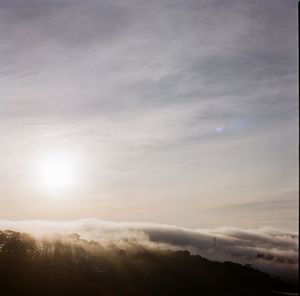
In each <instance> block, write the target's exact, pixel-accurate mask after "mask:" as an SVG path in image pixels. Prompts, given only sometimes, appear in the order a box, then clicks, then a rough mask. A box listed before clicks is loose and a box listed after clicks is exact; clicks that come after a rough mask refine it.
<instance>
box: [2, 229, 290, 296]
mask: <svg viewBox="0 0 300 296" xmlns="http://www.w3.org/2000/svg"><path fill="white" fill-rule="evenodd" d="M291 289H293V287H290V286H289V285H288V284H285V283H283V282H282V281H281V280H280V279H278V278H272V277H271V276H269V275H267V274H265V273H263V272H261V271H259V270H256V269H254V268H252V267H251V266H243V265H240V264H235V263H231V262H225V263H220V262H213V261H209V260H207V259H205V258H203V257H201V256H193V255H190V253H189V252H188V251H163V250H158V249H149V248H145V247H141V246H139V245H135V244H134V245H132V247H127V248H126V249H125V250H121V249H120V248H116V247H113V246H111V247H105V248H104V247H103V246H101V245H100V244H99V243H97V242H94V241H89V242H88V241H85V240H83V239H81V238H80V237H79V236H78V235H77V234H72V235H68V236H54V237H51V238H48V239H43V240H37V239H34V238H33V237H31V236H29V235H28V234H23V233H18V232H14V231H9V230H6V231H0V295H3V296H6V295H7V296H10V295H32V296H35V295H39V296H43V295H49V296H50V295H51V296H60V295H64V296H66V295H74V296H75V295H99V296H100V295H107V296H113V295H122V296H123V295H124V296H125V295H133V296H134V295H207V296H209V295H224V296H225V295H228V296H229V295H243V296H247V295H249V296H250V295H251V296H254V295H257V296H259V295H276V294H274V293H273V291H289V290H291Z"/></svg>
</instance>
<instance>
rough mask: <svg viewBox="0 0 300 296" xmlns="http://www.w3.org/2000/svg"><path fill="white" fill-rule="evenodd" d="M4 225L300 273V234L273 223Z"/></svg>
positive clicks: (282, 273) (4, 223) (93, 221)
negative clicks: (214, 225) (198, 226)
mask: <svg viewBox="0 0 300 296" xmlns="http://www.w3.org/2000/svg"><path fill="white" fill-rule="evenodd" d="M0 228H1V230H4V229H12V230H17V231H22V232H28V233H31V234H33V235H36V236H38V237H43V236H45V235H51V234H56V233H58V234H71V233H78V234H79V235H80V236H81V237H82V238H83V239H86V240H95V241H97V242H99V243H100V244H102V245H103V246H104V247H110V246H114V247H117V248H125V249H126V248H132V247H136V246H145V247H159V248H162V249H174V250H178V249H181V250H189V251H190V252H191V253H193V254H200V255H202V256H204V257H206V258H209V259H211V260H217V261H226V260H229V261H233V262H238V263H242V264H246V263H248V264H252V265H253V266H255V267H258V268H260V269H262V270H264V271H267V272H269V273H271V274H273V275H280V276H283V277H285V278H290V279H295V278H296V276H297V273H298V234H297V233H296V232H292V231H286V230H283V229H276V228H270V227H265V228H258V229H239V228H234V227H221V228H216V229H189V228H182V227H177V226H172V225H159V224H147V223H112V222H106V221H101V220H98V219H85V220H79V221H73V222H45V221H19V222H13V221H1V222H0ZM214 238H215V239H214Z"/></svg>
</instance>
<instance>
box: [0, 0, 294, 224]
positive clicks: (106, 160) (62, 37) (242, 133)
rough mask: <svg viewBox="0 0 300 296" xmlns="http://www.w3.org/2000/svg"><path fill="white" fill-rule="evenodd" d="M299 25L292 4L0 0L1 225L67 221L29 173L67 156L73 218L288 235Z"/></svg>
mask: <svg viewBox="0 0 300 296" xmlns="http://www.w3.org/2000/svg"><path fill="white" fill-rule="evenodd" d="M297 26H298V25H297V1H293V0H263V1H257V0H242V1H241V0H226V1H224V0H191V1H183V0H159V1H158V0H154V1H146V0H145V1H143V0H126V1H114V0H113V1H112V0H87V1H79V0H63V1H61V0H54V1H46V0H40V1H35V0H22V1H21V0H0V39H1V45H0V56H1V60H0V83H1V91H0V120H1V125H0V141H1V145H0V163H1V167H0V202H1V209H0V215H1V217H3V218H5V219H15V218H17V219H20V218H21V219H33V218H34V219H44V218H46V219H64V218H65V212H66V211H65V209H63V210H61V211H60V210H59V209H58V210H56V208H55V207H57V208H63V207H62V206H61V205H56V206H55V207H54V208H52V205H49V203H47V201H45V200H47V197H46V198H44V195H45V194H44V192H43V190H42V189H41V188H39V184H37V181H36V179H37V175H38V172H36V171H35V169H34V167H35V165H36V162H37V160H36V157H38V156H39V155H40V154H42V155H43V153H50V154H51V153H52V151H63V153H65V154H67V155H69V154H70V153H73V152H74V153H75V154H76V155H77V158H79V159H80V160H81V159H82V162H81V164H80V165H78V168H77V170H78V175H79V180H77V183H76V184H77V185H78V187H79V189H80V190H79V189H78V188H76V190H74V191H72V192H69V193H67V194H66V195H68V196H67V197H69V198H71V199H72V206H70V205H67V206H66V208H67V210H68V218H69V219H78V218H82V217H90V216H97V217H100V218H102V219H108V220H119V221H120V220H130V219H133V218H132V217H136V221H138V220H141V219H142V217H144V219H145V220H147V221H153V222H161V223H170V224H176V223H177V224H180V225H186V226H193V227H197V226H199V225H205V226H207V227H214V226H215V225H222V224H223V223H224V224H230V225H236V226H244V225H246V226H247V227H248V226H249V227H252V226H253V227H256V226H257V225H256V222H257V224H259V225H273V226H280V225H284V226H285V227H290V228H293V229H295V228H296V227H297V215H298V212H297V210H296V209H297V193H298V186H297V185H298V178H297V177H298V167H297V163H298V151H297V145H298V128H297V123H298V111H297V110H298V95H297V90H298V83H297V80H298V75H297V71H298V69H297V65H298V59H297ZM291 192H293V193H292V196H291ZM278 193H280V194H278ZM287 199H288V200H289V202H288V203H286V205H287V206H286V207H285V208H282V207H280V206H279V204H278V205H277V206H276V207H275V209H274V208H273V209H270V208H269V207H268V208H266V210H265V212H264V213H261V212H259V213H257V212H256V210H255V209H254V210H252V211H250V208H249V217H246V216H245V215H244V213H243V212H241V210H240V208H238V207H236V208H235V210H234V211H231V212H230V213H225V212H224V211H223V212H222V214H220V212H219V211H218V209H222V208H223V207H224V206H234V205H237V204H238V205H240V206H241V207H242V206H243V205H244V206H247V205H249V204H251V203H260V202H262V203H265V204H269V205H270V204H271V203H272V202H273V201H278V200H280V201H282V202H281V203H285V201H286V200H287ZM116 200H117V201H119V202H115V201H116ZM170 203H172V205H173V206H172V207H168V205H169V204H170ZM281 203H280V204H281ZM104 204H105V205H104ZM124 204H125V205H124ZM273 205H275V203H273ZM124 207H126V210H125V211H124ZM159 207H164V208H168V213H167V214H166V213H165V212H161V213H159V212H158V211H157V208H159ZM35 208H37V210H34V209H35ZM82 208H84V213H83V210H81V209H82ZM252 208H253V207H252ZM208 209H209V210H211V212H207V210H208ZM213 211H214V215H213V214H212V212H213ZM108 213H109V214H108ZM241 216H242V217H244V219H242V218H241ZM179 217H180V218H179ZM274 217H276V219H274ZM212 224H213V225H212ZM254 224H255V225H254Z"/></svg>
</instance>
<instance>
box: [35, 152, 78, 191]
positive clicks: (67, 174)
mask: <svg viewBox="0 0 300 296" xmlns="http://www.w3.org/2000/svg"><path fill="white" fill-rule="evenodd" d="M74 164H75V163H74V160H72V159H71V158H70V157H69V156H68V155H66V154H59V153H53V154H49V155H46V156H43V157H42V158H41V159H40V160H39V172H38V173H39V182H40V183H41V185H42V186H43V187H44V189H46V190H47V192H50V193H61V192H62V191H65V190H67V189H70V188H71V187H72V186H73V185H74V181H75V180H74V179H75V166H74Z"/></svg>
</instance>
